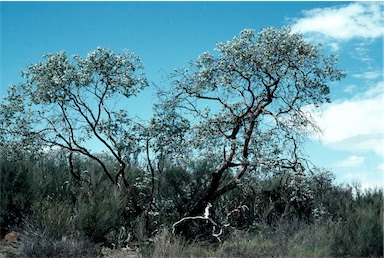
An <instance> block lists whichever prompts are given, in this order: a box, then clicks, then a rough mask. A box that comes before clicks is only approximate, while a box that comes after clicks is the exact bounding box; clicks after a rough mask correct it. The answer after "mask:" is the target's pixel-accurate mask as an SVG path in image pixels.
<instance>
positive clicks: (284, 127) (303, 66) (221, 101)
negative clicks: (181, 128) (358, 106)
mask: <svg viewBox="0 0 384 258" xmlns="http://www.w3.org/2000/svg"><path fill="white" fill-rule="evenodd" d="M215 50H216V51H217V52H216V53H214V54H212V53H209V52H205V53H203V54H201V55H200V56H199V57H198V59H197V60H196V61H194V62H191V63H190V66H189V67H187V68H182V69H178V70H176V71H175V73H174V75H173V77H172V87H171V89H170V90H169V91H166V92H165V93H164V96H165V97H166V100H165V101H164V103H163V104H164V109H165V111H164V112H166V111H167V110H172V112H177V113H178V114H180V115H182V114H187V116H189V117H190V124H191V132H192V136H190V137H191V144H190V146H189V147H192V148H195V151H196V150H198V151H199V155H200V156H201V157H209V158H211V159H212V160H213V161H214V162H215V164H217V170H216V171H215V172H214V173H213V174H212V180H211V185H210V186H209V188H208V189H206V194H205V195H204V197H203V198H202V199H201V200H200V201H199V202H198V203H197V204H196V207H195V209H194V210H193V211H192V213H201V211H202V210H203V209H204V207H205V206H206V205H207V203H208V202H210V201H212V200H214V199H215V198H216V197H218V196H220V195H221V194H223V193H225V192H227V191H228V190H230V189H233V188H234V187H236V185H237V183H238V180H239V179H240V178H241V177H243V175H244V174H245V173H246V172H247V171H259V172H263V173H268V172H271V171H279V170H292V171H304V169H305V168H304V167H305V165H306V164H305V163H306V160H305V159H304V158H303V155H301V152H300V143H301V142H302V140H303V139H304V137H305V136H306V135H308V134H310V133H316V132H318V131H319V128H318V127H317V125H316V122H315V121H314V120H313V119H312V118H311V115H310V112H309V110H310V108H314V107H316V106H318V105H320V104H321V103H324V102H329V101H330V99H329V85H328V82H329V81H335V80H339V79H340V78H342V77H343V76H344V75H343V73H342V72H341V71H339V70H338V69H337V68H336V64H337V59H336V58H335V57H334V56H327V55H323V54H322V53H321V48H320V46H313V45H311V44H310V43H308V42H306V41H305V40H304V39H303V37H302V35H300V34H296V33H292V32H291V30H290V29H289V28H282V29H275V28H266V29H263V30H262V31H261V32H260V33H258V34H256V33H255V31H253V30H250V29H246V30H243V31H241V32H240V35H239V36H238V37H234V38H233V39H232V40H230V41H227V42H220V43H217V46H216V49H215ZM228 170H231V171H233V173H232V174H230V176H229V179H226V180H223V175H224V174H225V173H226V172H227V171H228ZM227 178H228V177H227Z"/></svg>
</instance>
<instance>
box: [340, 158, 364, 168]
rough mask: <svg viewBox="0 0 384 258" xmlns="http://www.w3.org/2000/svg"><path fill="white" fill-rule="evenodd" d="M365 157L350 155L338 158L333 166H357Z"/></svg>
mask: <svg viewBox="0 0 384 258" xmlns="http://www.w3.org/2000/svg"><path fill="white" fill-rule="evenodd" d="M364 160H365V158H364V157H363V156H355V155H353V156H350V157H348V158H346V159H344V160H340V161H338V162H336V163H335V164H334V165H333V166H334V167H343V168H347V167H357V166H361V165H362V164H363V163H364Z"/></svg>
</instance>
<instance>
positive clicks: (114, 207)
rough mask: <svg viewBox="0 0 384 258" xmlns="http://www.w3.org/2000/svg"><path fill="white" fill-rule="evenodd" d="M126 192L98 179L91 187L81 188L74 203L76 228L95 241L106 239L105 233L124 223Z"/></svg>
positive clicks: (100, 241) (99, 241)
mask: <svg viewBox="0 0 384 258" xmlns="http://www.w3.org/2000/svg"><path fill="white" fill-rule="evenodd" d="M126 204H127V198H126V192H123V189H121V190H120V189H117V187H115V186H114V185H111V184H110V182H102V181H99V182H97V183H95V186H94V187H93V188H86V187H84V188H83V192H82V193H81V195H80V196H79V197H78V200H77V203H76V210H77V218H76V228H77V229H78V230H79V231H80V232H82V233H83V234H84V235H85V236H86V237H88V238H90V239H91V240H92V241H94V242H96V243H102V242H105V241H106V240H107V234H108V233H109V232H111V231H113V230H115V229H117V228H118V227H119V226H122V225H124V218H123V213H124V208H125V205H126Z"/></svg>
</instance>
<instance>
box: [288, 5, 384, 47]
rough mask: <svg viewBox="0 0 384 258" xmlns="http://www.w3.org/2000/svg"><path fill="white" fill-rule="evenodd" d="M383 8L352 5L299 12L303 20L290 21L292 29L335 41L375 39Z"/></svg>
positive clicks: (382, 26) (381, 29)
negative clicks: (292, 22) (302, 15)
mask: <svg viewBox="0 0 384 258" xmlns="http://www.w3.org/2000/svg"><path fill="white" fill-rule="evenodd" d="M383 6H384V4H383V3H381V2H367V3H364V2H355V3H351V4H349V5H344V6H341V7H337V8H324V9H320V8H317V9H312V10H307V11H303V14H304V16H305V17H304V18H301V19H296V20H294V24H293V25H292V29H293V31H298V32H301V33H307V34H308V33H310V34H313V33H315V34H318V33H320V34H322V35H323V36H327V37H330V38H333V39H337V40H350V39H352V38H379V37H381V36H383V35H384V22H383ZM334 47H337V46H336V45H334Z"/></svg>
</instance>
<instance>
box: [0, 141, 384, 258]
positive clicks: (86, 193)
mask: <svg viewBox="0 0 384 258" xmlns="http://www.w3.org/2000/svg"><path fill="white" fill-rule="evenodd" d="M6 154H7V155H6ZM20 154H21V153H19V155H20ZM22 154H23V155H22V158H17V159H12V155H10V153H9V152H8V151H6V150H4V149H2V153H1V156H0V157H1V160H0V168H1V209H0V212H1V214H0V215H1V216H0V218H1V234H2V237H4V234H6V233H7V232H10V231H11V230H15V231H17V232H19V233H20V241H19V244H18V245H19V246H18V248H19V249H20V251H21V253H22V255H23V256H27V257H96V256H102V252H101V250H102V249H103V248H106V247H108V248H110V249H121V248H125V249H124V250H133V251H135V252H137V254H138V256H141V257H208V256H209V257H212V256H213V257H265V256H284V257H298V256H299V257H328V256H346V257H350V256H352V257H356V256H359V257H368V256H369V257H380V256H382V255H383V253H382V250H383V226H382V221H383V209H382V204H383V195H382V194H383V193H382V190H381V189H370V190H364V191H363V190H362V189H361V188H360V187H359V186H358V185H357V184H356V185H353V186H350V185H336V184H335V183H334V182H333V176H332V174H331V173H329V172H327V171H317V173H312V174H310V175H299V174H292V173H291V174H272V175H266V174H263V175H257V174H254V175H248V176H247V178H246V180H244V185H243V187H241V188H238V189H236V190H234V191H232V192H231V193H230V194H228V195H226V196H223V197H222V198H219V199H218V200H217V201H215V202H213V203H212V208H211V209H210V210H209V211H210V215H209V217H210V218H211V219H212V221H213V222H214V223H217V225H216V228H215V232H216V233H217V235H219V236H217V237H214V236H213V235H212V234H211V230H212V228H211V227H210V224H209V223H208V222H209V221H204V222H202V223H195V224H193V226H191V227H192V229H191V230H192V231H193V233H194V234H193V236H194V237H193V238H186V237H183V236H178V235H177V234H175V232H173V229H174V228H172V226H173V223H175V222H176V221H178V220H179V219H180V218H182V217H183V216H185V214H187V213H188V210H189V209H190V207H191V205H193V203H194V201H195V200H196V199H197V198H199V196H197V193H198V190H199V189H200V187H201V185H202V184H205V183H206V179H205V178H208V176H209V175H210V173H211V170H212V168H211V167H210V164H209V163H208V162H203V161H202V162H201V163H199V164H191V166H190V167H191V169H190V170H188V171H186V170H183V169H182V168H177V167H169V168H166V169H164V171H163V172H162V173H161V174H158V176H157V177H156V185H157V187H158V191H157V193H158V194H157V195H156V196H155V197H154V204H153V208H152V209H151V212H149V213H148V214H142V215H140V216H136V214H135V212H134V209H133V207H131V204H130V202H129V200H128V198H127V197H126V194H125V193H124V191H123V189H122V188H116V187H114V186H113V185H111V184H110V183H109V182H107V181H106V180H105V179H104V178H103V177H104V175H103V173H102V171H101V170H100V168H99V167H98V165H97V164H95V163H94V162H93V161H91V160H89V159H78V160H77V167H78V169H79V170H80V171H81V173H82V174H83V176H82V178H83V180H81V182H77V181H76V180H74V178H73V177H72V176H71V175H70V173H69V172H68V169H69V167H68V164H67V162H66V161H67V159H66V156H65V155H64V152H62V151H58V150H57V151H51V152H46V153H43V154H41V155H39V156H36V155H31V154H28V153H22ZM14 158H15V157H14ZM100 158H103V159H104V160H108V156H107V155H106V154H100ZM111 160H113V159H111ZM107 164H108V166H114V165H115V164H113V163H107ZM129 170H130V173H129V175H131V176H132V177H133V178H137V180H136V183H135V185H134V186H133V188H134V190H135V191H137V192H140V193H142V196H143V198H145V193H146V192H148V191H150V189H149V188H150V182H147V181H146V180H144V179H143V178H140V175H145V173H146V172H145V171H146V170H145V169H144V168H141V167H140V165H139V164H135V165H132V166H131V167H130V168H129ZM220 230H222V233H221V234H219V233H220ZM191 235H192V234H191Z"/></svg>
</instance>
